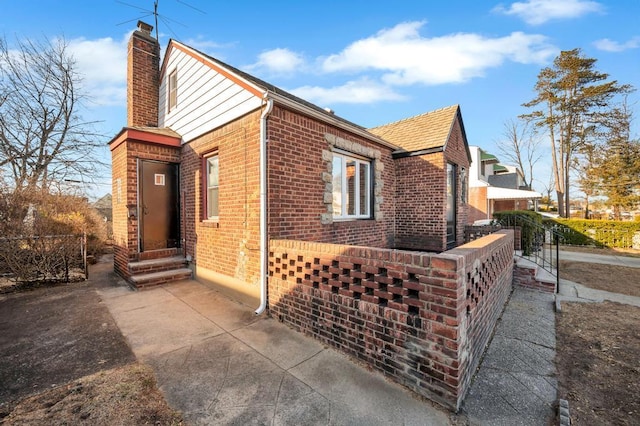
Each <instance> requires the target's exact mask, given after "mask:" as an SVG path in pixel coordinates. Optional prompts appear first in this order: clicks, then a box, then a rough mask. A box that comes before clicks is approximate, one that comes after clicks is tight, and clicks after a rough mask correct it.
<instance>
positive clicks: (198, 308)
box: [99, 281, 450, 425]
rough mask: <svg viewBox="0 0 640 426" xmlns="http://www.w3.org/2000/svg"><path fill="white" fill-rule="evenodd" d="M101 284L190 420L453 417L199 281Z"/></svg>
mask: <svg viewBox="0 0 640 426" xmlns="http://www.w3.org/2000/svg"><path fill="white" fill-rule="evenodd" d="M99 293H100V295H101V296H102V298H103V300H104V302H105V304H106V305H107V307H108V308H109V310H110V311H111V314H112V315H113V317H114V318H115V320H116V322H117V324H118V326H119V328H120V330H121V331H122V333H123V334H124V335H125V337H126V338H127V340H128V342H129V343H130V345H131V347H132V349H133V351H134V353H135V354H136V356H137V357H138V358H139V359H141V360H142V361H144V362H145V363H148V364H149V365H151V366H152V367H153V369H154V371H155V373H156V376H157V378H158V382H159V385H160V388H161V390H162V391H163V392H164V394H165V396H166V398H167V400H168V402H169V404H170V405H172V406H173V407H174V408H176V409H178V410H180V411H182V412H183V414H184V416H185V419H186V420H187V422H189V424H224V425H233V424H237V425H245V424H270V425H294V424H296V425H315V424H317V425H327V424H331V425H358V424H362V425H446V424H450V419H449V413H448V412H447V411H446V410H443V409H441V408H439V407H436V406H434V405H432V404H431V403H430V402H428V401H422V400H419V399H417V398H415V397H414V396H413V395H412V394H410V393H409V392H408V391H407V390H405V389H404V388H402V387H400V386H398V385H395V384H392V383H390V382H388V381H386V380H385V379H384V378H383V377H382V376H380V375H378V374H374V373H371V372H369V371H367V370H366V369H364V368H362V367H360V366H358V365H356V364H354V363H352V362H351V361H349V360H348V359H347V358H346V357H344V356H342V355H340V354H339V353H337V352H336V351H334V350H331V349H327V348H325V347H323V346H322V345H321V344H319V343H318V342H316V341H315V340H313V339H311V338H308V337H305V336H303V335H302V334H299V333H297V332H294V331H292V330H291V329H289V328H288V327H286V326H284V325H282V324H280V323H278V322H277V321H275V320H273V319H270V318H268V317H266V316H260V317H256V316H255V314H254V313H253V311H252V310H251V309H250V308H248V307H246V306H244V305H241V304H238V303H236V302H233V301H232V300H230V299H228V298H226V297H224V296H222V295H220V294H219V293H217V292H216V291H214V290H211V289H210V288H208V287H206V286H204V285H202V284H199V283H198V282H196V281H183V282H179V283H172V284H168V285H165V286H163V287H159V288H156V289H153V290H147V291H140V292H133V291H131V290H130V289H129V288H128V287H127V286H126V285H124V283H122V286H119V287H112V288H107V289H100V290H99Z"/></svg>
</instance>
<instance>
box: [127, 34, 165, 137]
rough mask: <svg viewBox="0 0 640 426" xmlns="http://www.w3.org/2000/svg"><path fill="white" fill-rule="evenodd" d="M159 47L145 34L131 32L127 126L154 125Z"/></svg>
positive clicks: (128, 63) (157, 89)
mask: <svg viewBox="0 0 640 426" xmlns="http://www.w3.org/2000/svg"><path fill="white" fill-rule="evenodd" d="M159 65H160V47H159V45H158V42H157V41H156V40H155V39H154V38H153V37H151V35H149V34H144V33H142V32H141V31H135V32H134V33H133V34H132V35H131V38H130V39H129V44H128V61H127V126H130V127H131V126H151V127H154V126H157V125H158V97H159V95H160V93H159V87H160V86H159V78H160V68H159Z"/></svg>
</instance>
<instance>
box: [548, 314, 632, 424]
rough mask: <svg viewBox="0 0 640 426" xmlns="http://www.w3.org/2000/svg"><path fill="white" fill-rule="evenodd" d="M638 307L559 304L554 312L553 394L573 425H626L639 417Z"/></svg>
mask: <svg viewBox="0 0 640 426" xmlns="http://www.w3.org/2000/svg"><path fill="white" fill-rule="evenodd" d="M639 325H640V308H638V307H635V306H629V305H621V304H617V303H612V302H605V303H563V305H562V313H560V314H558V316H557V323H556V329H557V355H556V367H557V369H558V375H559V377H558V382H559V389H558V397H559V398H563V399H566V400H567V401H569V409H570V414H571V420H572V424H573V425H604V424H615V425H632V424H635V425H637V424H638V419H639V418H640V398H639V397H638V395H640V355H638V354H640V333H638V326H639Z"/></svg>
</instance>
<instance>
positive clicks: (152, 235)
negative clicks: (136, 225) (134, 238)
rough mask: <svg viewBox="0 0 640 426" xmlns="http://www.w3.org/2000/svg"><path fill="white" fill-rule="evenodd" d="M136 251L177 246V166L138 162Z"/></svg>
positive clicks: (178, 233)
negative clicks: (137, 240) (137, 235)
mask: <svg viewBox="0 0 640 426" xmlns="http://www.w3.org/2000/svg"><path fill="white" fill-rule="evenodd" d="M139 194H140V212H139V217H140V251H149V250H158V249H164V248H171V247H178V246H179V244H180V232H179V231H180V227H179V223H180V218H179V216H178V213H179V211H180V210H179V208H178V204H179V202H178V200H179V197H178V165H177V164H168V163H160V162H156V161H145V160H141V161H140V192H139Z"/></svg>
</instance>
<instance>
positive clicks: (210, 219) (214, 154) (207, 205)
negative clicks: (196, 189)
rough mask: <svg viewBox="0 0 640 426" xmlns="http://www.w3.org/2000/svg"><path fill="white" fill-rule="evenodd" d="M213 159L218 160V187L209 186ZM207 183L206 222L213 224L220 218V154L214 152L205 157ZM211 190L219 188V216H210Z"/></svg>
mask: <svg viewBox="0 0 640 426" xmlns="http://www.w3.org/2000/svg"><path fill="white" fill-rule="evenodd" d="M212 158H217V159H218V185H217V186H215V187H214V186H211V187H210V186H209V171H210V168H211V164H210V163H209V160H211V159H212ZM205 164H206V167H205V171H204V172H205V182H206V188H205V194H206V200H205V203H204V208H205V213H206V214H205V221H212V222H214V221H215V222H217V221H218V220H219V218H220V158H219V157H218V153H217V152H214V153H212V154H210V155H207V156H206V157H205ZM211 188H218V214H217V215H215V216H210V215H209V190H210V189H211Z"/></svg>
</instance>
